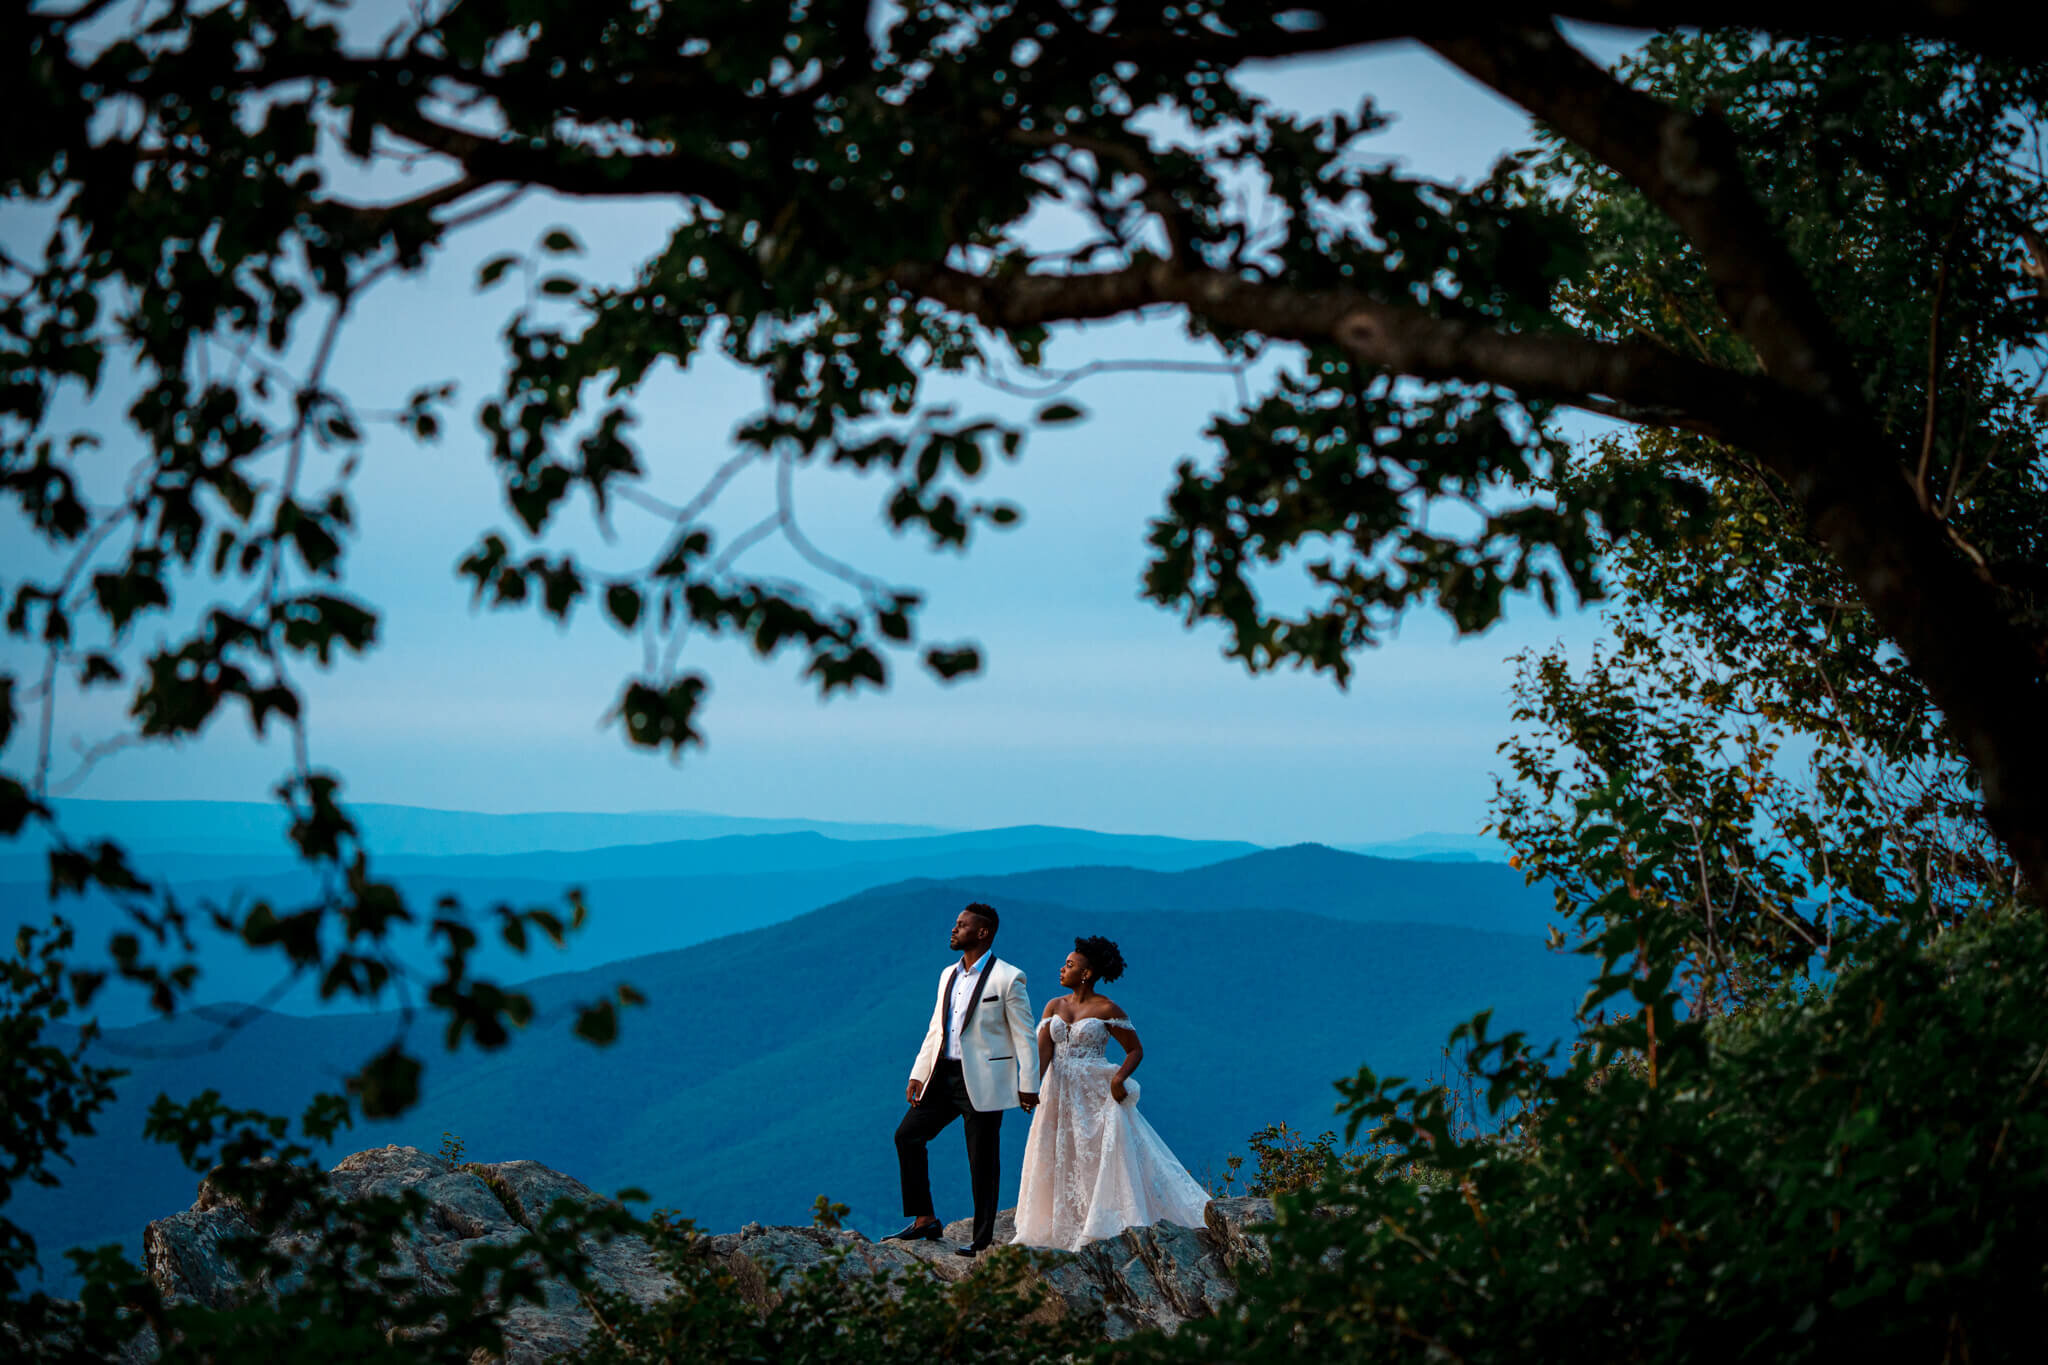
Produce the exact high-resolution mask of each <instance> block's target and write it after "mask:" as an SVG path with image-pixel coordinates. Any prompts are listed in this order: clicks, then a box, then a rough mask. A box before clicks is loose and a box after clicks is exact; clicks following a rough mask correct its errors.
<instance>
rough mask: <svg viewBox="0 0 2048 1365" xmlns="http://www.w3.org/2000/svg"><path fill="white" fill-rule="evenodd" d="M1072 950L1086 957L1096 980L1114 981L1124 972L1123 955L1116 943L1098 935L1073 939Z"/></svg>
mask: <svg viewBox="0 0 2048 1365" xmlns="http://www.w3.org/2000/svg"><path fill="white" fill-rule="evenodd" d="M1074 951H1075V952H1077V953H1079V954H1080V955H1081V956H1082V957H1085V958H1087V959H1088V965H1089V966H1090V967H1092V968H1094V969H1095V980H1096V981H1114V980H1116V979H1117V978H1118V977H1120V976H1122V975H1123V974H1124V955H1123V954H1122V953H1120V952H1118V951H1117V947H1116V944H1114V943H1112V942H1110V941H1109V940H1108V939H1106V938H1103V937H1101V936H1100V935H1097V936H1096V937H1094V938H1077V939H1075V940H1074ZM1091 984H1092V983H1091Z"/></svg>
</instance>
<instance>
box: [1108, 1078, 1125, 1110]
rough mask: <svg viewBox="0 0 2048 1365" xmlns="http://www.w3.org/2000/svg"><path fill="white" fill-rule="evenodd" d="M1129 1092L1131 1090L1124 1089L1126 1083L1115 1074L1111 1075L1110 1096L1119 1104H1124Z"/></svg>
mask: <svg viewBox="0 0 2048 1365" xmlns="http://www.w3.org/2000/svg"><path fill="white" fill-rule="evenodd" d="M1129 1093H1130V1092H1128V1091H1126V1090H1125V1089H1124V1083H1123V1082H1122V1081H1121V1080H1119V1079H1118V1078H1117V1077H1115V1076H1111V1077H1110V1078H1109V1094H1110V1098H1112V1099H1114V1100H1115V1101H1116V1102H1117V1103H1118V1104H1122V1103H1123V1102H1124V1097H1125V1096H1126V1095H1127V1094H1129Z"/></svg>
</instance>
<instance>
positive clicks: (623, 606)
mask: <svg viewBox="0 0 2048 1365" xmlns="http://www.w3.org/2000/svg"><path fill="white" fill-rule="evenodd" d="M641 605H642V603H641V598H640V590H639V589H638V588H636V587H634V586H633V585H632V584H630V583H614V584H612V585H611V586H610V587H608V588H606V589H605V591H604V609H605V613H606V614H607V615H608V616H610V617H611V618H612V620H614V621H616V622H617V623H618V626H619V629H620V630H631V629H633V627H634V626H635V625H637V624H638V623H639V620H640V609H641Z"/></svg>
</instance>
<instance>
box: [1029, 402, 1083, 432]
mask: <svg viewBox="0 0 2048 1365" xmlns="http://www.w3.org/2000/svg"><path fill="white" fill-rule="evenodd" d="M1087 415H1088V414H1087V413H1086V412H1084V411H1083V410H1082V409H1081V408H1080V407H1078V406H1076V405H1075V404H1073V403H1048V404H1046V405H1045V406H1044V407H1042V408H1040V409H1039V410H1038V413H1037V415H1036V416H1035V417H1034V418H1033V419H1032V420H1034V421H1036V422H1037V423H1038V424H1039V425H1040V426H1046V427H1056V426H1061V425H1063V424H1065V423H1067V422H1078V421H1080V420H1081V419H1082V418H1083V417H1086V416H1087Z"/></svg>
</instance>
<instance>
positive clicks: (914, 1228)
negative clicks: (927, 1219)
mask: <svg viewBox="0 0 2048 1365" xmlns="http://www.w3.org/2000/svg"><path fill="white" fill-rule="evenodd" d="M945 1235H946V1229H945V1225H944V1224H941V1223H912V1224H911V1225H910V1226H909V1227H907V1228H905V1229H903V1231H901V1232H892V1233H890V1234H889V1235H888V1236H887V1237H884V1238H883V1239H882V1240H883V1241H885V1242H936V1241H938V1240H939V1239H940V1238H941V1237H944V1236H945Z"/></svg>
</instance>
